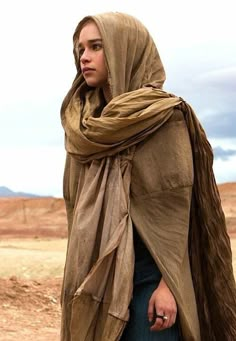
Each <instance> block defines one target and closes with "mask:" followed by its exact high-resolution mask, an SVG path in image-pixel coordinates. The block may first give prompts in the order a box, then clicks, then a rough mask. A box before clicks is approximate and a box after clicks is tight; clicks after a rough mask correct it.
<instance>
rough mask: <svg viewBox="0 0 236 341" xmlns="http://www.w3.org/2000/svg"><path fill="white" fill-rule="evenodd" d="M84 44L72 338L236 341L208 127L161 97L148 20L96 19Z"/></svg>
mask: <svg viewBox="0 0 236 341" xmlns="http://www.w3.org/2000/svg"><path fill="white" fill-rule="evenodd" d="M73 40H74V56H75V62H76V67H77V75H76V77H75V80H74V82H73V85H72V87H71V89H70V90H69V92H68V94H67V96H66V97H65V99H64V101H63V104H62V109H61V118H62V125H63V127H64V130H65V147H66V150H67V159H66V165H65V173H64V198H65V203H66V209H67V214H68V248H67V258H66V265H65V272H64V281H63V289H62V328H61V340H63V341H69V340H72V341H82V340H91V341H92V340H96V341H101V340H102V341H108V340H109V341H113V340H123V341H124V340H129V341H132V340H135V341H139V340H140V341H141V340H170V341H171V340H173V341H174V340H180V339H182V340H186V341H191V340H203V341H206V340H207V341H208V340H234V339H235V338H236V319H235V317H236V311H235V307H236V305H235V304H236V298H235V282H234V277H233V270H232V256H231V249H230V241H229V238H228V235H227V232H226V227H225V220H224V215H223V211H222V208H221V204H220V198H219V194H218V190H217V186H216V183H215V179H214V175H213V171H212V161H213V160H212V159H213V157H212V150H211V147H210V145H209V143H208V141H207V139H206V136H205V133H204V131H203V129H202V128H201V125H200V123H199V122H198V120H197V118H196V116H195V114H194V112H193V110H192V109H191V107H190V106H189V105H188V104H187V103H185V102H184V100H183V99H181V98H180V97H176V96H174V95H171V94H169V93H167V92H165V91H163V90H162V86H163V83H164V81H165V72H164V68H163V65H162V62H161V60H160V57H159V54H158V51H157V49H156V46H155V44H154V42H153V40H152V38H151V36H150V34H149V33H148V31H147V29H146V28H145V27H144V26H143V25H142V24H141V23H140V22H139V21H138V20H137V19H135V18H133V17H132V16H130V15H127V14H122V13H104V14H100V15H96V16H92V17H85V18H84V19H83V20H82V21H81V22H80V23H79V24H78V26H77V28H76V30H75V33H74V37H73Z"/></svg>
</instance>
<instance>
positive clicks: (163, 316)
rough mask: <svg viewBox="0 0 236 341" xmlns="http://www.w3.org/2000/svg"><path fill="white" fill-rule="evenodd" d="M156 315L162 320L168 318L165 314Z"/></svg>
mask: <svg viewBox="0 0 236 341" xmlns="http://www.w3.org/2000/svg"><path fill="white" fill-rule="evenodd" d="M156 317H157V318H160V319H162V320H163V321H166V320H168V317H167V316H166V315H159V314H157V315H156Z"/></svg>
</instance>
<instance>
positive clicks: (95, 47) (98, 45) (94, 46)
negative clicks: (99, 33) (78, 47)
mask: <svg viewBox="0 0 236 341" xmlns="http://www.w3.org/2000/svg"><path fill="white" fill-rule="evenodd" d="M101 48H102V45H101V44H94V45H93V50H94V51H98V50H100V49H101Z"/></svg>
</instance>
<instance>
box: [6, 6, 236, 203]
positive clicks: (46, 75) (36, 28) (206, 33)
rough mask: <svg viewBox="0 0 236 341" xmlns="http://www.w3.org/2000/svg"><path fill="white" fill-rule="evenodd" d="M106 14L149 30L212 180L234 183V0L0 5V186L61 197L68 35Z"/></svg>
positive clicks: (71, 70) (69, 75) (71, 69)
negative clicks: (193, 125)
mask: <svg viewBox="0 0 236 341" xmlns="http://www.w3.org/2000/svg"><path fill="white" fill-rule="evenodd" d="M108 11H120V12H125V13H128V14H131V15H134V16H136V17H137V18H138V19H140V20H141V21H142V22H143V23H144V25H145V26H146V27H147V28H148V30H149V32H150V33H151V35H152V36H153V38H154V40H155V42H156V45H157V48H158V50H159V53H160V56H161V59H162V62H163V64H164V67H165V71H166V77H167V80H166V82H165V85H164V90H166V91H168V92H171V93H174V94H176V95H177V96H180V97H182V98H184V99H185V100H186V101H187V102H188V103H189V104H190V105H191V106H192V108H193V109H194V111H195V113H196V114H197V116H198V118H199V120H200V122H201V123H202V125H203V127H204V129H205V131H206V133H207V137H208V139H209V141H210V143H211V145H212V147H213V149H214V156H215V159H214V172H215V176H216V180H217V182H218V183H223V182H229V181H236V123H235V122H236V91H235V90H236V34H235V32H236V24H235V0H224V1H217V0H214V1H211V0H198V1H196V0H179V1H176V0H169V1H163V0H162V1H159V0H154V1H138V2H137V1H132V0H129V1H127V0H123V1H122V0H118V1H116V0H114V1H110V0H108V1H105V0H104V1H102V0H99V1H98V0H90V1H83V2H82V1H78V0H77V1H74V0H21V1H19V0H8V1H1V3H0V44H1V52H0V61H1V62H0V186H7V187H9V188H10V189H12V190H14V191H24V192H29V193H35V194H39V195H52V196H56V197H61V196H62V181H63V171H64V162H65V148H64V131H63V129H62V126H61V121H60V107H61V103H62V100H63V98H64V97H65V95H66V93H67V91H68V90H69V88H70V86H71V84H72V81H73V79H74V77H75V75H76V68H75V64H74V59H73V52H72V50H73V45H72V36H73V33H74V30H75V27H76V26H77V24H78V22H79V21H80V20H81V19H82V18H83V17H84V16H85V15H89V14H98V13H101V12H108Z"/></svg>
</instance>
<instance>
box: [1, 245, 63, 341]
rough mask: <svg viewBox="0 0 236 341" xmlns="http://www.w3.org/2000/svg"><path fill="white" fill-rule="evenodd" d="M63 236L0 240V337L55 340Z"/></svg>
mask: <svg viewBox="0 0 236 341" xmlns="http://www.w3.org/2000/svg"><path fill="white" fill-rule="evenodd" d="M65 250H66V240H65V239H53V240H50V239H44V240H39V239H9V240H1V241H0V259H1V267H0V316H1V318H0V340H1V341H13V340H14V341H16V340H17V341H56V340H59V331H60V301H59V300H60V290H61V282H62V274H63V266H64V260H65Z"/></svg>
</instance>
